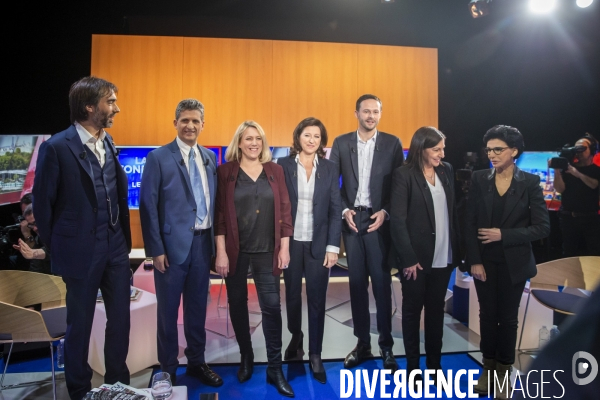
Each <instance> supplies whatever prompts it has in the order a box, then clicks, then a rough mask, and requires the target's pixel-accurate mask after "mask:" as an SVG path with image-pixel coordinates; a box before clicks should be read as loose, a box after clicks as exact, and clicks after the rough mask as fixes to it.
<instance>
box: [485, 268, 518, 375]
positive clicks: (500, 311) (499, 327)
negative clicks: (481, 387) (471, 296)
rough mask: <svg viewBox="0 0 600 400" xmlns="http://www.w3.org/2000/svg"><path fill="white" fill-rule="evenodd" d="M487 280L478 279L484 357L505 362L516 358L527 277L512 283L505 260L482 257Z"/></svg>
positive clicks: (506, 363) (510, 362) (507, 362)
mask: <svg viewBox="0 0 600 400" xmlns="http://www.w3.org/2000/svg"><path fill="white" fill-rule="evenodd" d="M483 267H484V268H485V275H486V280H485V282H482V281H480V280H478V279H475V289H476V290H477V298H478V299H479V327H480V330H481V332H480V334H481V343H480V345H479V347H480V348H481V352H482V353H483V357H485V358H488V359H492V360H496V361H498V362H499V363H501V364H504V365H512V364H513V363H514V362H515V346H516V344H517V326H518V322H519V319H518V316H519V304H520V302H521V296H522V295H523V289H524V288H525V283H526V281H523V282H518V283H512V282H511V280H510V275H509V273H508V266H507V265H506V263H499V262H493V261H486V260H483Z"/></svg>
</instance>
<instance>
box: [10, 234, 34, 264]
mask: <svg viewBox="0 0 600 400" xmlns="http://www.w3.org/2000/svg"><path fill="white" fill-rule="evenodd" d="M13 247H14V248H15V249H17V250H19V251H20V252H21V254H22V255H23V257H24V258H25V259H27V260H32V259H33V258H34V256H35V250H33V249H32V248H31V247H29V246H28V245H27V243H25V242H24V241H23V240H22V239H19V245H18V246H17V245H16V244H13Z"/></svg>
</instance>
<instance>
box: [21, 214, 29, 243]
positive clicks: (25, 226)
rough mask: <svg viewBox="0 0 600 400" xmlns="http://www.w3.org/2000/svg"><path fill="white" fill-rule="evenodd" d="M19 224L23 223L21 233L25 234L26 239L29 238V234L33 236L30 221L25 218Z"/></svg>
mask: <svg viewBox="0 0 600 400" xmlns="http://www.w3.org/2000/svg"><path fill="white" fill-rule="evenodd" d="M19 225H21V234H22V235H23V237H24V238H25V239H27V238H28V237H29V236H31V229H29V226H28V225H29V223H28V222H27V220H26V219H24V220H23V221H21V222H20V223H19Z"/></svg>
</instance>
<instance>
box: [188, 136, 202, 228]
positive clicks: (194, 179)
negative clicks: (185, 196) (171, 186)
mask: <svg viewBox="0 0 600 400" xmlns="http://www.w3.org/2000/svg"><path fill="white" fill-rule="evenodd" d="M195 153H196V152H195V151H194V148H193V147H192V148H191V149H190V157H189V162H188V164H189V167H190V182H191V183H192V190H193V191H194V199H195V200H196V218H197V219H198V224H201V223H202V221H204V218H206V199H205V198H204V187H203V186H202V175H200V171H199V170H198V165H196V160H194V157H195Z"/></svg>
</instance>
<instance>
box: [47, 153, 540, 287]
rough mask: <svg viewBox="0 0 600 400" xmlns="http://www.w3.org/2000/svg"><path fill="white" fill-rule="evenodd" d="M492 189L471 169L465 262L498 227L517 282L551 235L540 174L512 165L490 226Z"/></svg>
mask: <svg viewBox="0 0 600 400" xmlns="http://www.w3.org/2000/svg"><path fill="white" fill-rule="evenodd" d="M494 190H497V189H496V182H495V173H494V169H493V168H492V169H486V170H480V171H475V172H473V176H472V178H471V186H470V188H469V199H468V201H467V217H466V225H465V236H466V244H467V264H468V265H469V266H472V265H475V264H482V263H483V259H482V256H481V255H482V253H483V244H481V240H479V239H477V229H479V228H500V231H501V233H502V247H503V249H504V256H505V257H506V265H507V267H508V272H509V275H510V278H511V281H512V283H513V284H517V283H519V282H523V281H525V280H527V279H529V278H532V277H534V276H535V275H536V274H537V268H536V262H535V258H534V256H533V251H532V249H531V242H532V241H534V240H539V239H543V238H545V237H547V236H548V235H549V234H550V217H549V216H548V209H547V208H546V201H545V200H544V194H543V192H542V188H541V187H540V177H539V176H537V175H533V174H530V173H528V172H524V171H521V170H520V169H519V167H517V166H516V165H515V170H514V172H513V182H512V184H511V187H510V188H509V189H508V191H507V192H506V193H505V194H504V195H505V196H508V197H507V198H506V203H505V204H504V212H503V214H502V223H501V224H500V226H491V225H492V205H493V201H494ZM36 218H37V217H36Z"/></svg>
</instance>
